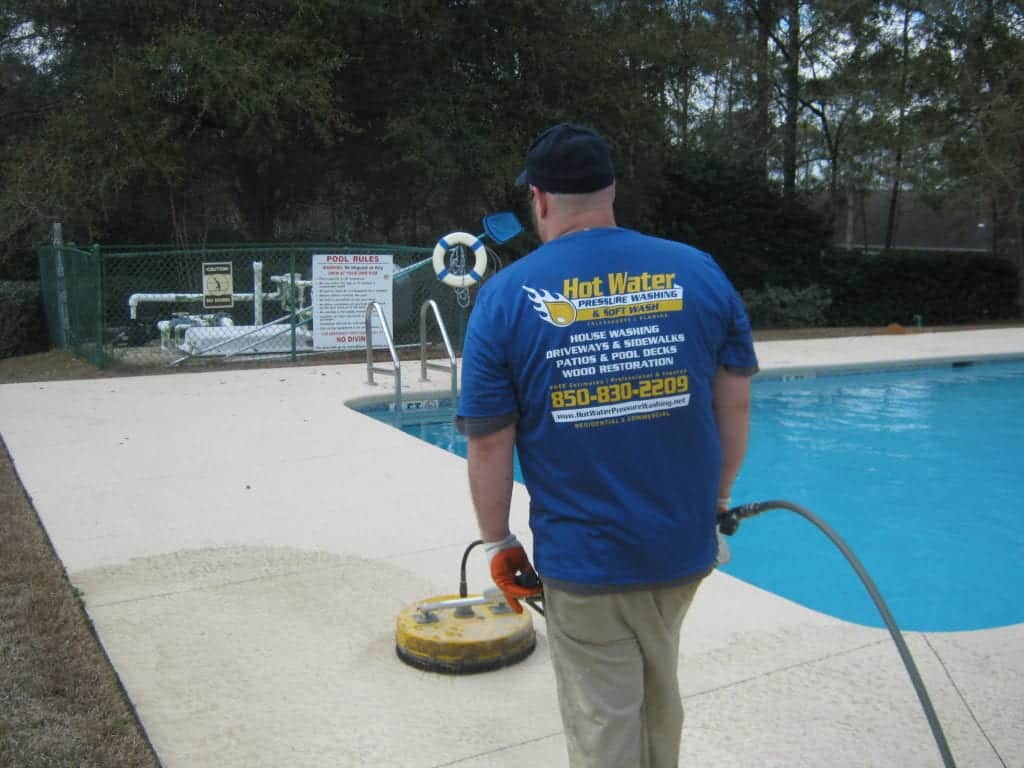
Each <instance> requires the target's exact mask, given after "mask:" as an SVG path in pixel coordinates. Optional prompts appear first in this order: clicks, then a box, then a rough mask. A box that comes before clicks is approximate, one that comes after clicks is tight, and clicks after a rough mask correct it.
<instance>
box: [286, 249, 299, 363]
mask: <svg viewBox="0 0 1024 768" xmlns="http://www.w3.org/2000/svg"><path fill="white" fill-rule="evenodd" d="M288 279H289V280H290V281H291V284H292V289H291V296H290V303H291V311H292V320H291V322H292V362H293V363H294V362H295V361H296V360H298V359H299V358H298V353H297V351H296V345H295V323H296V321H297V320H298V316H297V315H296V313H295V307H296V305H297V304H298V301H297V300H296V293H295V251H292V252H291V255H290V256H289V257H288Z"/></svg>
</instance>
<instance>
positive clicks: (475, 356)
mask: <svg viewBox="0 0 1024 768" xmlns="http://www.w3.org/2000/svg"><path fill="white" fill-rule="evenodd" d="M487 288H490V285H489V284H488V283H485V284H484V285H483V286H482V287H481V290H480V293H479V294H478V295H477V299H476V303H475V304H474V306H473V311H472V313H471V314H470V316H469V324H468V326H467V328H466V338H465V341H464V343H463V348H462V391H461V393H460V395H459V406H458V409H457V411H456V424H457V425H460V424H461V425H462V426H463V428H464V429H463V431H466V433H467V434H473V435H476V434H479V433H478V432H477V431H476V430H469V431H467V430H466V429H465V427H466V426H467V424H470V423H473V422H478V423H479V422H484V423H485V424H487V425H488V427H489V431H495V429H494V425H495V424H497V425H498V426H497V428H498V429H500V428H501V427H502V426H507V425H508V424H510V423H512V421H515V419H516V418H517V416H518V411H519V409H518V407H517V401H516V396H515V383H514V381H513V378H512V374H511V369H510V366H509V364H508V359H507V356H506V349H507V347H506V343H505V340H506V337H507V334H508V321H507V314H506V312H505V311H504V308H503V307H502V306H501V303H500V302H499V301H495V296H494V294H495V291H493V290H486V289H487ZM484 433H485V434H486V432H484Z"/></svg>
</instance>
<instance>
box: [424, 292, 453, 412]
mask: <svg viewBox="0 0 1024 768" xmlns="http://www.w3.org/2000/svg"><path fill="white" fill-rule="evenodd" d="M427 310H433V311H434V319H435V320H436V321H437V327H438V330H440V331H441V339H442V340H443V341H444V348H445V351H446V352H447V353H448V365H445V364H444V363H429V362H427ZM428 368H429V369H431V370H434V371H450V372H451V375H452V408H456V407H458V404H459V402H458V399H459V383H458V379H459V364H458V362H457V361H456V359H455V350H454V349H453V348H452V342H451V339H449V338H448V329H447V328H445V325H444V321H443V320H442V319H441V310H439V309H438V308H437V302H436V301H434V300H433V299H427V300H426V301H425V302H423V304H422V305H421V306H420V381H429V380H430V379H429V377H428V376H427V369H428Z"/></svg>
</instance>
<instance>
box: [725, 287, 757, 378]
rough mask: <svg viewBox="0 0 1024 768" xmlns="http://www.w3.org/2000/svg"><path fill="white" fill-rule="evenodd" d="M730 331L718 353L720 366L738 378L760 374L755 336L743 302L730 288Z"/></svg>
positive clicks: (727, 332)
mask: <svg viewBox="0 0 1024 768" xmlns="http://www.w3.org/2000/svg"><path fill="white" fill-rule="evenodd" d="M728 312H729V318H728V330H727V331H726V336H725V343H724V344H723V345H722V348H721V350H720V351H719V353H718V364H719V365H720V366H722V367H723V368H725V369H726V370H727V371H729V372H730V373H734V374H736V375H738V376H753V375H754V374H755V373H757V372H758V370H759V368H758V364H757V355H756V354H755V352H754V336H753V333H752V332H751V329H750V319H749V318H748V317H747V311H746V309H744V307H743V300H742V299H741V298H740V296H739V294H738V293H736V290H735V289H734V288H732V287H731V286H730V290H729V304H728Z"/></svg>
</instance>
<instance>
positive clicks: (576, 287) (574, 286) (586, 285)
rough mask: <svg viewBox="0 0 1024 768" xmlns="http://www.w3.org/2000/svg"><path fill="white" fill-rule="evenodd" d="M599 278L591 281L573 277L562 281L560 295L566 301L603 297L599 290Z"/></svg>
mask: <svg viewBox="0 0 1024 768" xmlns="http://www.w3.org/2000/svg"><path fill="white" fill-rule="evenodd" d="M601 282H602V281H601V278H600V277H595V278H594V279H593V280H580V279H579V278H578V277H573V278H571V279H569V280H563V281H562V294H563V295H564V296H565V298H567V299H592V298H593V297H594V296H604V292H603V291H602V290H601Z"/></svg>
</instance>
